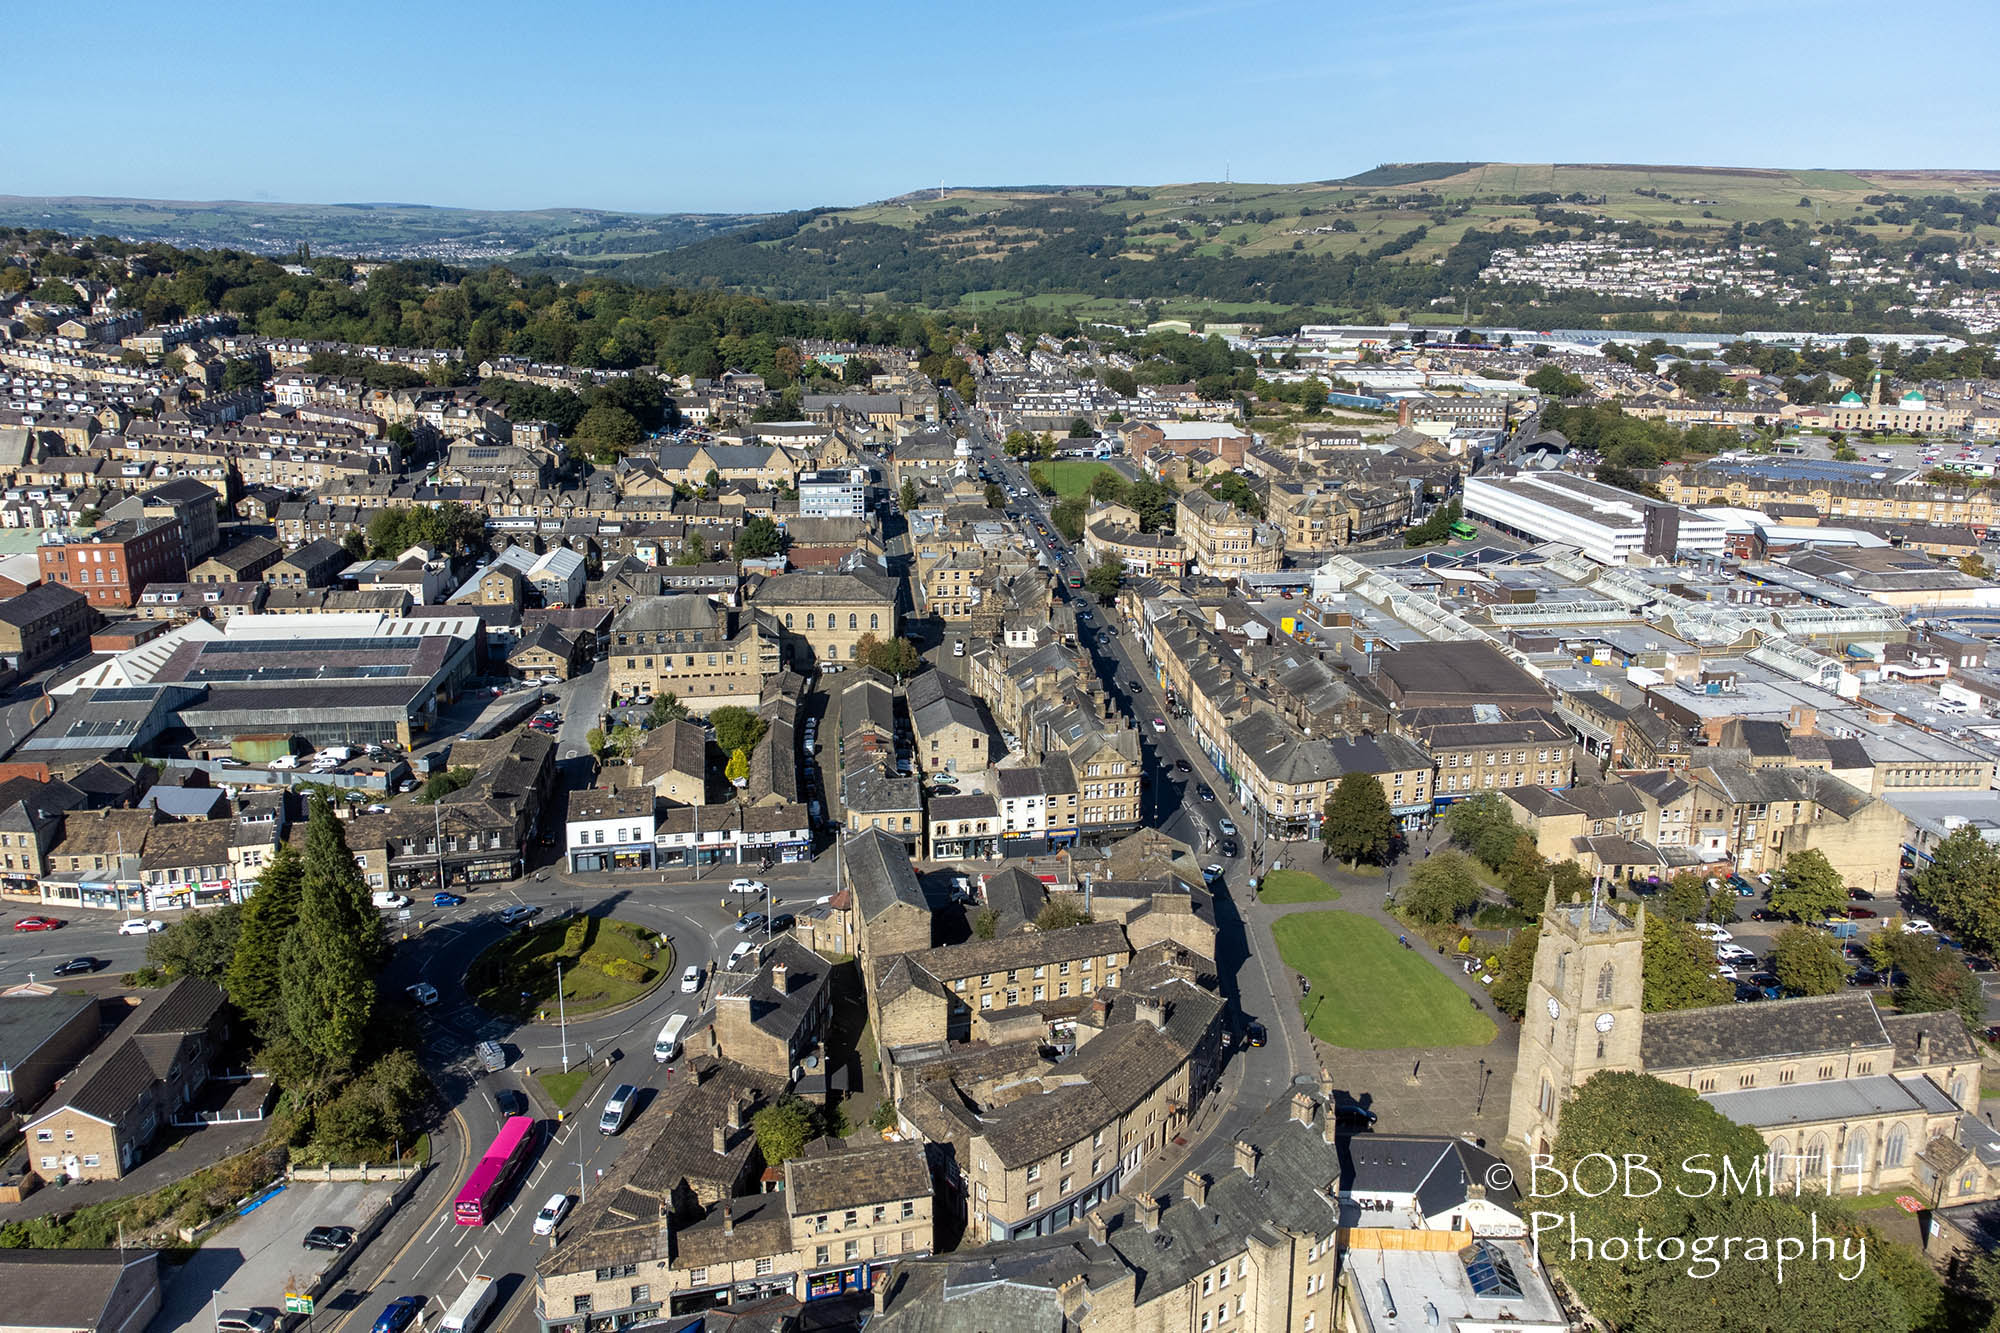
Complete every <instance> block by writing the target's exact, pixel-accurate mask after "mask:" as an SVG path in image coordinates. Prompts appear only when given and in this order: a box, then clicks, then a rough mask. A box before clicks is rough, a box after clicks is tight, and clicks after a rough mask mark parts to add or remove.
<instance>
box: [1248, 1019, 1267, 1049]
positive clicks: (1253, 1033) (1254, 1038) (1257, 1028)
mask: <svg viewBox="0 0 2000 1333" xmlns="http://www.w3.org/2000/svg"><path fill="white" fill-rule="evenodd" d="M1243 1041H1244V1043H1245V1044H1246V1045H1249V1046H1262V1045H1263V1044H1264V1025H1263V1024H1262V1023H1251V1024H1248V1025H1247V1026H1245V1027H1244V1029H1243Z"/></svg>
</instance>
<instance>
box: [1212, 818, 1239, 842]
mask: <svg viewBox="0 0 2000 1333" xmlns="http://www.w3.org/2000/svg"><path fill="white" fill-rule="evenodd" d="M1215 826H1216V827H1217V828H1219V829H1221V830H1222V831H1223V832H1224V833H1226V834H1228V835H1229V836H1230V837H1232V838H1233V837H1235V836H1236V821H1235V820H1233V819H1230V818H1229V817H1227V816H1224V817H1223V818H1222V819H1220V820H1218V821H1217V822H1216V825H1215Z"/></svg>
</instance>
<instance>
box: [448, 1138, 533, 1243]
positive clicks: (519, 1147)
mask: <svg viewBox="0 0 2000 1333" xmlns="http://www.w3.org/2000/svg"><path fill="white" fill-rule="evenodd" d="M534 1146H535V1119H534V1117H533V1116H525V1115H510V1116H508V1117H507V1119H506V1120H505V1121H504V1122H503V1123H502V1124H501V1126H500V1132H499V1133H498V1134H496V1135H495V1136H494V1138H493V1144H492V1146H491V1147H489V1148H487V1150H486V1151H485V1153H484V1154H483V1155H481V1157H480V1159H479V1162H478V1165H476V1166H474V1167H473V1168H472V1174H471V1175H469V1176H467V1177H466V1178H465V1186H464V1188H462V1189H460V1190H459V1192H458V1202H457V1203H456V1204H455V1205H454V1206H453V1208H452V1215H453V1216H454V1217H456V1218H457V1219H458V1224H459V1225H460V1226H462V1227H481V1226H485V1225H486V1224H487V1222H489V1221H491V1220H492V1218H493V1213H494V1210H495V1208H496V1206H497V1205H498V1203H499V1201H500V1196H501V1195H503V1194H505V1193H506V1192H507V1187H508V1186H509V1185H510V1184H512V1183H513V1181H514V1177H515V1176H516V1175H518V1174H519V1173H520V1170H521V1168H522V1167H523V1166H525V1165H526V1164H527V1161H528V1157H529V1156H530V1154H532V1153H533V1151H534Z"/></svg>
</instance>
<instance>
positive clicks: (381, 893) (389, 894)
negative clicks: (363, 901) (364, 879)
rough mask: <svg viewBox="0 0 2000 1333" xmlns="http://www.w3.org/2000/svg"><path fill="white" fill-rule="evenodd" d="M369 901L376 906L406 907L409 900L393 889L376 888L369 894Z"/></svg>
mask: <svg viewBox="0 0 2000 1333" xmlns="http://www.w3.org/2000/svg"><path fill="white" fill-rule="evenodd" d="M368 897H369V901H370V902H372V903H374V904H375V906H377V907H408V906H409V905H410V900H409V898H407V897H406V896H404V895H403V894H400V893H397V892H396V891H395V890H393V889H377V890H375V891H374V892H373V893H371V894H370V895H369V896H368Z"/></svg>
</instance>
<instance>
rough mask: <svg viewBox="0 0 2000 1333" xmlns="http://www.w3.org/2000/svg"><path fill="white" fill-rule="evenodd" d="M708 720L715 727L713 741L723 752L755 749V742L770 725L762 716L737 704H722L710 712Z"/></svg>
mask: <svg viewBox="0 0 2000 1333" xmlns="http://www.w3.org/2000/svg"><path fill="white" fill-rule="evenodd" d="M708 720H709V723H710V724H711V725H712V726H713V727H714V728H715V743H716V745H717V746H719V747H720V748H721V750H722V752H723V753H724V754H734V753H736V751H738V750H743V751H746V752H747V751H750V750H754V749H756V748H757V742H758V741H760V740H762V739H764V732H765V731H766V730H767V729H768V728H769V726H770V724H769V723H767V722H765V721H764V719H763V718H761V717H759V716H757V714H755V713H753V712H751V711H750V710H749V709H747V708H743V707H740V706H739V705H737V704H724V705H723V706H722V707H720V708H718V709H716V710H715V711H714V712H712V713H710V714H709V715H708Z"/></svg>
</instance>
